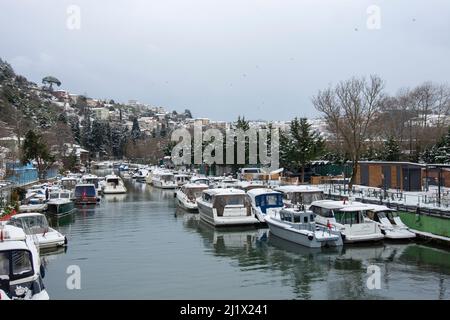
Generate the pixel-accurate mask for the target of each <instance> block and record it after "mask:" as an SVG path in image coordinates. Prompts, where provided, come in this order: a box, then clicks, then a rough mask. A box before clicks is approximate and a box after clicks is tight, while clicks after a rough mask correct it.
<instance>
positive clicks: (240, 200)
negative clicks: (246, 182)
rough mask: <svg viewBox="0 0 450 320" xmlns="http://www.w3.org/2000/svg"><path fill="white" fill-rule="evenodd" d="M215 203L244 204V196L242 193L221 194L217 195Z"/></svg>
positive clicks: (225, 204) (221, 204)
mask: <svg viewBox="0 0 450 320" xmlns="http://www.w3.org/2000/svg"><path fill="white" fill-rule="evenodd" d="M215 204H217V205H219V206H222V207H225V206H243V205H244V204H245V196H242V195H234V194H233V195H223V196H217V197H216V201H215Z"/></svg>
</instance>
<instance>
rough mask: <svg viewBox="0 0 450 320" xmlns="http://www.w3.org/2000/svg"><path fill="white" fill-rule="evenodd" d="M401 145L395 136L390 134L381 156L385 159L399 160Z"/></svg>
mask: <svg viewBox="0 0 450 320" xmlns="http://www.w3.org/2000/svg"><path fill="white" fill-rule="evenodd" d="M400 155H401V154H400V146H399V144H398V142H397V140H395V138H394V137H393V136H390V137H389V138H388V139H387V140H386V141H385V142H384V144H383V149H382V153H381V158H382V160H384V161H399V160H400Z"/></svg>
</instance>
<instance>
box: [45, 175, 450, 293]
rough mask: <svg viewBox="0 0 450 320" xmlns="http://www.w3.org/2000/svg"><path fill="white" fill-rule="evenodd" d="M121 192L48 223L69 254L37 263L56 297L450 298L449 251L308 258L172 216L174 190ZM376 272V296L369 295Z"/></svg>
mask: <svg viewBox="0 0 450 320" xmlns="http://www.w3.org/2000/svg"><path fill="white" fill-rule="evenodd" d="M125 184H126V186H127V189H128V193H127V194H126V195H120V196H121V197H120V198H115V197H112V198H111V197H102V201H101V203H100V204H99V205H97V206H95V207H93V208H80V210H79V211H78V212H77V213H75V214H73V215H71V217H65V218H64V219H67V220H58V221H56V222H53V221H52V225H56V226H58V227H57V229H59V230H60V231H61V232H62V233H64V234H66V235H67V236H68V239H69V246H68V249H67V251H64V250H57V251H55V252H51V253H48V254H45V255H44V256H43V258H45V259H46V260H45V261H46V266H47V267H48V270H47V271H48V272H47V276H46V279H45V284H46V285H47V287H48V288H49V290H50V291H49V292H50V293H51V296H52V298H149V299H161V298H167V299H183V298H184V299H186V298H188V299H197V298H200V299H216V298H217V299H229V298H235V299H292V298H296V299H381V298H383V299H384V298H388V299H398V298H414V299H417V298H431V299H437V298H439V299H448V298H450V293H449V292H448V290H447V287H448V285H449V281H450V277H449V273H450V271H449V270H450V268H449V267H450V253H449V252H448V251H445V250H442V249H437V248H434V247H430V246H428V245H423V244H416V243H407V244H396V243H384V244H379V245H369V246H351V247H350V246H345V247H343V248H328V249H309V248H306V247H302V246H298V245H296V244H293V243H290V242H288V241H285V240H282V239H280V238H276V237H275V236H273V235H271V234H270V233H269V232H268V229H256V228H248V227H246V228H225V229H222V228H221V229H216V228H214V227H212V226H210V225H208V224H206V223H204V222H202V221H201V220H200V216H199V214H197V213H187V212H185V211H183V210H182V209H179V208H177V207H176V204H175V199H174V190H163V189H158V188H152V187H151V186H148V185H146V184H145V183H137V182H135V181H133V180H131V179H128V180H126V181H125ZM72 264H77V265H80V267H81V268H82V270H83V284H82V286H83V290H72V291H68V290H67V289H66V287H65V281H66V279H67V274H66V273H65V271H66V269H67V266H69V265H72ZM372 264H376V265H378V266H379V267H380V269H381V289H380V290H369V289H368V288H367V286H366V281H367V278H368V274H367V267H368V266H369V265H372ZM130 270H132V271H133V272H130ZM186 275H189V276H186ZM111 279H114V281H111ZM192 288H195V290H193V289H192Z"/></svg>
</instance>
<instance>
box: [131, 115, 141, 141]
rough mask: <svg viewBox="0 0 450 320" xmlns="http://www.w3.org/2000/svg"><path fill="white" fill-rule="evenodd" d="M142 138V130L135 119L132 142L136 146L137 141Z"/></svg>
mask: <svg viewBox="0 0 450 320" xmlns="http://www.w3.org/2000/svg"><path fill="white" fill-rule="evenodd" d="M140 138H141V129H140V128H139V122H138V119H137V118H136V117H135V118H134V119H133V127H132V128H131V140H133V143H134V144H136V141H137V140H139V139H140Z"/></svg>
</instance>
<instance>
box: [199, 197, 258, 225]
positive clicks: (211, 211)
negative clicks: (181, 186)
mask: <svg viewBox="0 0 450 320" xmlns="http://www.w3.org/2000/svg"><path fill="white" fill-rule="evenodd" d="M197 205H198V211H199V213H200V218H201V219H202V220H204V221H205V222H208V223H210V224H212V225H214V226H235V225H253V224H257V223H259V221H258V219H257V218H256V217H255V215H254V214H253V212H252V208H251V204H250V199H249V198H248V196H247V195H246V194H245V192H244V191H243V190H239V189H233V188H225V189H207V190H204V191H203V193H202V197H201V198H198V199H197Z"/></svg>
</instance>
